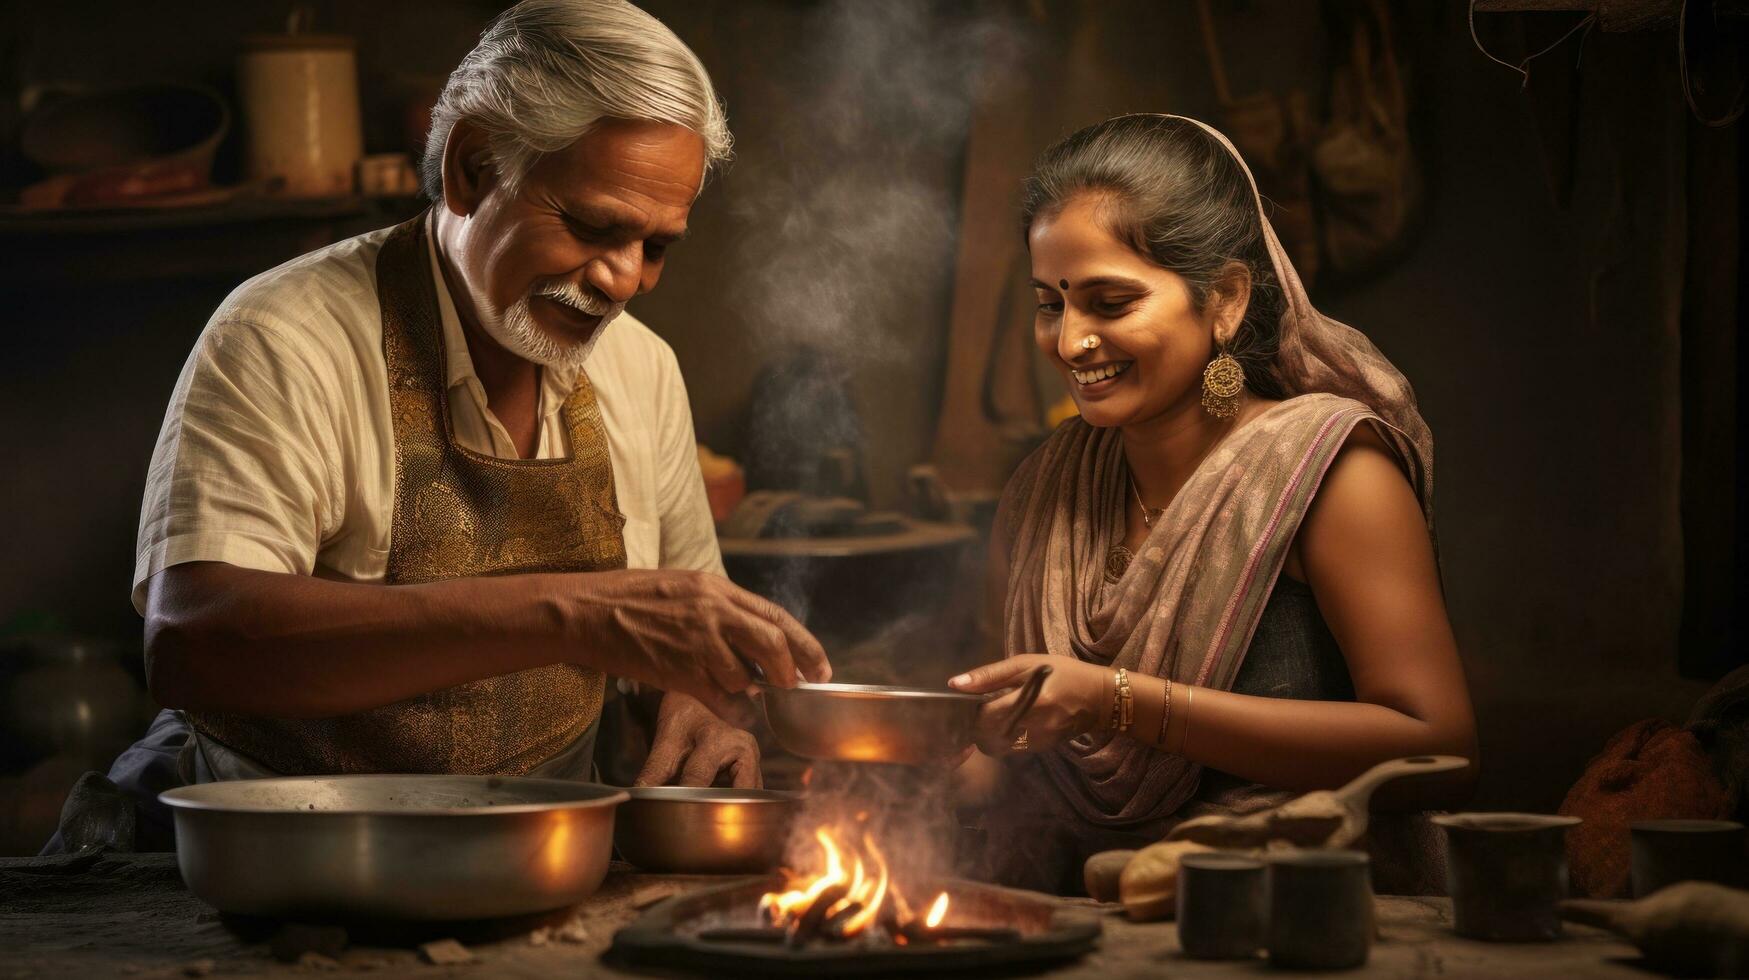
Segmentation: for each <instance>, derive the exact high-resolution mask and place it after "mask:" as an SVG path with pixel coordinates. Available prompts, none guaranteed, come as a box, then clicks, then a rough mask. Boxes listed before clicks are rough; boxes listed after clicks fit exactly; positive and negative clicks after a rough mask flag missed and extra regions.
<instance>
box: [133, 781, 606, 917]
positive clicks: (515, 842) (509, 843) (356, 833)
mask: <svg viewBox="0 0 1749 980" xmlns="http://www.w3.org/2000/svg"><path fill="white" fill-rule="evenodd" d="M626 798H627V797H626V794H625V791H624V790H618V789H614V788H612V787H610V786H600V785H596V784H594V783H575V782H570V781H567V780H560V779H528V778H519V777H510V776H502V777H500V776H300V777H288V778H283V779H256V780H239V781H235V782H221V783H206V784H202V785H199V786H185V787H182V788H180V789H173V790H170V791H168V792H166V793H163V794H162V795H161V796H160V797H159V799H161V800H163V801H164V802H165V803H167V804H169V805H170V806H171V807H173V808H174V810H175V814H176V857H177V863H178V864H179V865H180V866H181V869H182V878H183V880H184V881H185V882H187V883H188V887H189V890H190V891H193V892H194V893H195V894H196V895H197V896H199V897H200V898H201V899H203V900H205V901H207V902H209V903H211V904H212V905H213V906H215V907H217V908H218V909H220V910H222V911H225V912H235V913H240V914H245V915H263V916H278V917H288V918H368V919H396V920H419V919H444V920H457V919H483V918H496V917H500V916H511V915H524V914H528V913H533V912H542V911H546V910H549V909H556V908H561V907H563V906H566V905H574V904H576V903H578V902H581V901H582V900H583V899H585V898H587V897H589V895H590V894H592V893H593V892H594V891H595V889H596V888H598V887H600V885H601V879H602V878H603V877H604V876H605V875H606V873H607V863H608V860H609V857H610V855H611V851H612V845H613V819H614V809H615V808H616V807H617V806H619V805H620V804H621V803H624V802H625V801H626Z"/></svg>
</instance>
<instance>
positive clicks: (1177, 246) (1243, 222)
mask: <svg viewBox="0 0 1749 980" xmlns="http://www.w3.org/2000/svg"><path fill="white" fill-rule="evenodd" d="M1083 193H1092V194H1098V195H1102V196H1104V197H1105V198H1107V205H1108V207H1107V213H1108V217H1107V221H1108V222H1109V227H1110V230H1111V232H1112V234H1114V235H1116V236H1117V238H1118V240H1119V241H1123V242H1126V243H1128V244H1129V246H1130V247H1131V248H1133V249H1135V250H1136V252H1138V253H1140V254H1141V255H1143V256H1145V257H1146V258H1148V259H1149V260H1150V261H1152V262H1153V263H1154V264H1156V265H1158V266H1160V267H1161V268H1164V269H1167V270H1170V271H1171V272H1174V273H1177V274H1178V275H1179V276H1181V277H1182V278H1183V279H1184V281H1185V283H1186V284H1188V285H1189V287H1190V295H1191V301H1192V302H1193V303H1194V304H1195V307H1196V309H1197V311H1198V312H1201V311H1202V310H1203V309H1205V308H1206V304H1207V303H1208V298H1209V293H1210V291H1211V290H1212V289H1213V288H1214V286H1215V284H1216V283H1217V282H1218V281H1219V280H1220V278H1221V273H1222V271H1223V270H1224V269H1225V268H1226V266H1227V263H1228V262H1239V263H1242V264H1244V266H1245V267H1246V269H1247V270H1249V271H1250V273H1251V301H1250V303H1249V305H1248V306H1247V307H1246V310H1245V318H1244V320H1242V321H1240V323H1239V326H1238V329H1236V330H1235V331H1234V332H1233V338H1232V341H1231V342H1230V343H1229V344H1228V345H1227V353H1229V354H1231V355H1232V356H1233V357H1235V358H1237V359H1238V361H1239V363H1240V364H1241V365H1242V366H1243V367H1244V368H1245V386H1246V387H1247V388H1250V389H1251V390H1252V391H1253V392H1254V393H1256V394H1257V395H1260V396H1262V397H1264V398H1283V397H1286V392H1285V391H1284V390H1283V388H1282V384H1281V381H1280V379H1279V378H1278V377H1277V376H1276V372H1275V354H1276V350H1277V347H1278V345H1279V343H1280V340H1281V313H1282V295H1281V285H1280V283H1279V282H1278V281H1277V280H1276V276H1275V264H1274V263H1273V262H1271V261H1270V258H1269V249H1268V246H1266V245H1265V244H1264V237H1263V224H1262V221H1261V219H1260V218H1259V216H1258V213H1257V199H1256V198H1255V197H1254V196H1253V193H1252V190H1251V182H1250V180H1248V179H1247V178H1246V176H1245V171H1244V169H1243V168H1241V167H1240V165H1239V161H1238V160H1236V159H1235V158H1234V157H1233V155H1232V154H1231V153H1229V152H1228V151H1227V148H1226V147H1224V146H1222V145H1221V144H1220V142H1219V141H1218V140H1216V139H1215V138H1214V137H1213V136H1211V135H1210V134H1209V133H1208V132H1207V131H1206V130H1204V129H1203V128H1202V127H1200V126H1198V125H1197V124H1196V123H1193V122H1191V121H1190V120H1188V119H1180V118H1176V117H1172V116H1157V115H1133V116H1118V117H1117V118H1115V119H1107V120H1106V121H1105V122H1102V123H1099V124H1097V125H1094V126H1088V127H1087V128H1086V129H1083V130H1081V131H1079V132H1077V133H1074V134H1073V135H1071V136H1069V137H1067V138H1065V139H1063V140H1061V141H1059V142H1057V143H1056V144H1055V145H1053V146H1052V147H1051V148H1050V149H1048V150H1046V151H1045V152H1044V155H1043V156H1041V157H1040V158H1039V161H1038V165H1037V166H1036V167H1034V168H1033V172H1032V176H1030V177H1028V178H1026V183H1025V185H1024V188H1023V192H1022V205H1021V215H1022V222H1023V230H1024V231H1031V230H1032V224H1033V221H1035V220H1036V219H1038V218H1039V217H1041V216H1044V215H1049V214H1051V213H1053V212H1055V211H1057V210H1058V209H1060V208H1062V207H1063V206H1064V205H1065V204H1067V203H1068V202H1069V199H1070V198H1072V197H1074V196H1075V195H1077V194H1083Z"/></svg>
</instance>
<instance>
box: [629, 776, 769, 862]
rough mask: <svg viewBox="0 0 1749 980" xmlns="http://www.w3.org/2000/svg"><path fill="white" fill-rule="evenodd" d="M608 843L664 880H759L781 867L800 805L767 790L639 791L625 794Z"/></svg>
mask: <svg viewBox="0 0 1749 980" xmlns="http://www.w3.org/2000/svg"><path fill="white" fill-rule="evenodd" d="M626 792H627V793H629V794H631V800H630V801H628V802H626V803H625V804H623V805H622V806H621V807H620V811H619V818H618V819H617V820H616V821H615V822H614V830H613V842H614V845H615V846H617V847H618V848H619V853H620V857H622V858H625V859H626V860H627V861H630V862H631V863H633V864H635V865H637V866H638V867H640V868H642V869H643V870H645V871H655V872H664V873H668V874H706V875H718V874H757V873H760V872H764V871H770V870H772V869H773V868H775V867H777V865H778V863H779V862H780V861H782V860H783V848H784V844H785V843H786V842H787V840H788V839H789V825H790V821H791V820H792V819H793V818H794V817H795V815H796V811H797V810H798V809H799V808H800V801H801V797H799V796H797V795H796V794H794V793H780V792H778V791H776V790H766V789H709V788H698V787H692V786H639V787H634V788H632V789H628V790H626Z"/></svg>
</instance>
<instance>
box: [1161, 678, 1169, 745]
mask: <svg viewBox="0 0 1749 980" xmlns="http://www.w3.org/2000/svg"><path fill="white" fill-rule="evenodd" d="M1171 728H1172V678H1170V677H1168V678H1166V709H1165V711H1164V713H1162V714H1161V715H1160V747H1161V748H1165V747H1166V736H1167V733H1168V732H1169V731H1170V730H1171Z"/></svg>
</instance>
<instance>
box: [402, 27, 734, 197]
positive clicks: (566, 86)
mask: <svg viewBox="0 0 1749 980" xmlns="http://www.w3.org/2000/svg"><path fill="white" fill-rule="evenodd" d="M462 119H466V120H468V121H469V122H471V123H473V124H474V125H476V126H479V127H480V128H481V129H482V130H483V131H484V132H485V134H486V137H487V139H488V141H489V145H490V147H491V152H492V159H493V162H494V163H495V164H496V165H497V168H498V171H499V174H500V175H501V177H502V178H503V179H505V180H507V181H508V182H509V184H510V186H511V187H512V188H514V187H515V185H516V184H517V183H519V182H520V181H521V179H522V178H523V177H524V176H525V175H526V174H527V173H528V169H529V167H531V166H533V165H534V162H535V160H537V159H539V158H540V156H541V155H542V154H545V153H551V152H553V151H555V150H561V149H564V148H565V147H567V146H570V145H571V144H572V143H574V142H576V140H577V139H578V138H579V137H581V136H583V135H584V134H585V133H587V132H589V130H590V129H592V128H594V127H595V125H596V124H597V123H599V122H601V121H602V120H603V119H631V120H647V121H651V122H665V123H673V124H675V125H678V126H684V127H686V128H687V129H690V130H692V131H693V132H695V133H697V134H698V135H699V136H700V137H702V138H703V139H704V146H705V160H706V168H707V170H708V169H714V168H716V167H718V166H720V165H721V164H723V163H725V162H727V161H728V159H729V156H730V146H731V144H732V138H731V137H730V135H729V126H728V122H727V120H726V119H725V117H724V112H723V106H722V103H720V102H719V101H717V94H716V90H715V89H714V88H713V87H712V86H711V79H710V75H709V74H708V73H706V72H705V70H704V65H703V64H701V63H700V62H699V60H698V56H697V55H695V54H693V53H692V49H691V48H688V47H687V46H686V45H685V44H684V43H682V42H681V40H680V39H679V38H678V37H675V36H674V32H673V31H670V30H669V29H668V28H667V26H666V25H664V24H663V23H662V22H661V21H659V20H657V19H656V18H654V17H652V16H650V15H649V14H647V13H645V12H644V11H642V10H639V9H638V8H636V7H634V6H632V5H631V4H630V3H627V2H625V0H522V2H521V3H518V4H517V5H516V6H514V7H511V8H510V9H509V10H506V11H504V12H503V13H502V14H499V15H498V17H497V18H495V19H494V20H493V21H492V23H491V24H489V25H487V27H486V30H485V32H484V33H482V34H481V35H480V43H479V44H476V45H474V49H473V50H472V51H469V52H468V54H467V57H465V58H463V59H462V62H461V64H460V65H457V66H456V69H455V71H454V72H451V73H450V76H449V81H448V83H446V84H445V85H444V87H443V95H441V96H440V97H439V98H438V100H437V104H436V105H434V106H432V108H431V132H430V134H429V135H428V136H426V138H425V157H424V160H423V162H422V163H421V166H420V176H421V182H422V184H423V187H424V190H425V195H426V196H427V197H429V198H430V199H431V200H433V201H441V200H443V147H444V144H445V143H446V142H447V141H448V139H449V133H450V130H451V129H453V128H454V127H455V124H456V122H457V121H458V120H462Z"/></svg>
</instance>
